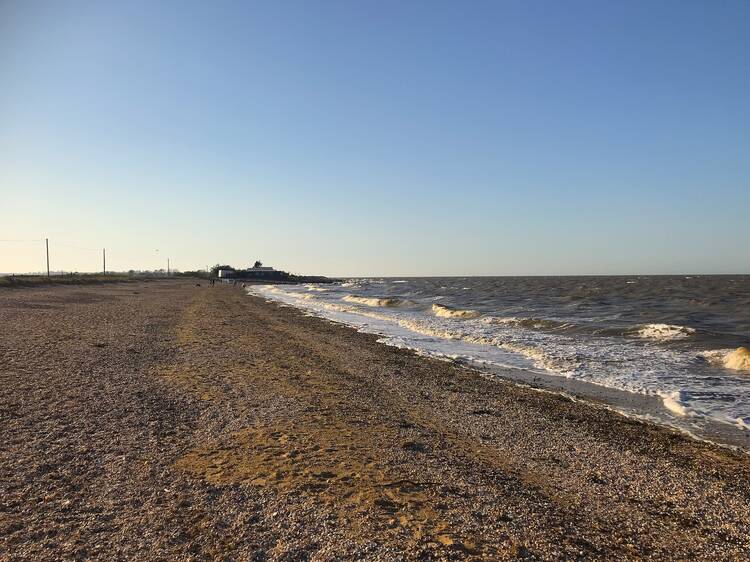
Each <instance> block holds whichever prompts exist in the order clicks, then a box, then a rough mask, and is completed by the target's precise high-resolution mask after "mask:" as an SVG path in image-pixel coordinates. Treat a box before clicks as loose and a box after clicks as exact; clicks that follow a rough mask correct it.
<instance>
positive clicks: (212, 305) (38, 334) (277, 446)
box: [0, 280, 750, 560]
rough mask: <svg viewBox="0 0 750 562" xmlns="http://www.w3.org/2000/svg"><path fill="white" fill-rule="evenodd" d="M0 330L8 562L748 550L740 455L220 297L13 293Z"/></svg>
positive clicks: (227, 290)
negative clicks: (54, 558) (0, 331)
mask: <svg viewBox="0 0 750 562" xmlns="http://www.w3.org/2000/svg"><path fill="white" fill-rule="evenodd" d="M0 324H1V325H3V326H5V327H6V330H5V333H4V335H3V338H2V339H0V360H2V362H1V363H0V365H3V367H1V368H0V376H1V377H2V382H3V383H4V384H3V385H2V387H0V393H2V394H0V397H1V398H2V400H1V401H0V404H3V409H2V410H0V416H1V418H0V422H2V423H0V428H2V429H0V437H1V438H2V439H3V440H4V442H6V443H8V447H7V450H4V451H3V452H2V453H0V481H2V482H3V484H2V486H3V489H2V490H1V491H2V500H0V501H2V502H3V505H2V510H1V511H0V530H1V531H2V533H0V552H2V553H9V554H8V555H7V558H3V560H5V559H7V560H42V559H48V558H50V557H58V558H72V557H75V556H79V557H81V556H82V557H88V558H112V557H124V558H133V557H137V558H139V559H143V560H151V559H154V560H155V559H159V558H165V557H166V558H172V559H174V558H178V557H185V556H194V557H198V558H201V557H202V558H209V559H216V558H227V557H231V558H242V559H248V558H250V559H257V560H260V559H265V560H289V559H300V558H307V559H311V560H329V559H341V558H353V557H359V558H361V559H365V560H379V559H404V560H417V559H433V560H451V559H455V560H464V559H477V560H479V559H513V558H518V557H531V558H536V559H559V558H578V557H584V558H592V559H612V558H620V559H622V558H625V559H628V558H639V557H652V558H663V559H680V558H689V557H693V558H703V559H706V558H714V559H727V558H741V557H742V556H744V555H746V553H747V551H748V549H750V524H748V523H747V521H746V517H745V514H746V513H747V511H748V508H750V490H749V489H748V486H747V481H748V478H749V477H750V459H748V457H747V455H746V454H744V453H739V452H735V451H732V450H730V449H727V448H723V447H720V446H716V445H712V444H709V443H705V442H701V441H696V440H694V439H691V438H689V437H688V436H685V435H682V434H680V433H677V432H676V431H675V430H671V429H668V428H663V427H659V426H656V425H653V424H649V423H644V422H641V421H637V420H633V419H629V418H627V417H625V416H623V415H620V414H617V413H614V412H612V411H610V410H608V409H606V408H605V407H602V406H598V405H591V404H588V403H586V402H582V401H576V400H572V399H570V398H567V397H565V396H562V395H560V394H555V393H551V392H539V391H538V390H536V389H533V388H527V387H524V386H521V385H519V384H516V383H514V382H507V381H499V380H497V379H496V378H492V380H490V379H488V378H487V376H486V375H482V374H479V373H477V372H475V371H473V370H470V369H466V368H464V367H463V366H460V365H455V364H453V363H448V362H445V361H439V360H436V359H430V358H425V357H423V356H419V355H417V354H416V353H414V352H412V351H409V350H404V349H399V348H396V347H392V346H386V345H383V344H381V343H378V341H377V340H378V337H377V336H376V335H372V334H364V333H360V332H357V331H356V330H355V329H353V328H349V327H346V326H343V325H341V324H335V323H333V322H330V321H326V320H323V319H320V318H315V317H311V316H306V315H304V314H303V313H302V312H301V311H299V310H297V309H293V308H290V307H281V306H278V305H276V304H270V303H267V302H265V301H264V300H263V299H262V298H259V297H251V296H248V295H246V294H245V293H244V291H241V290H240V289H237V288H233V287H231V286H217V287H213V288H208V287H205V286H204V287H196V286H195V283H194V282H191V281H189V280H188V281H179V280H175V281H169V282H164V283H158V284H149V283H132V284H127V285H119V286H118V285H117V284H112V285H102V286H85V287H84V286H77V287H44V288H33V289H24V291H6V292H0ZM3 556H5V555H3Z"/></svg>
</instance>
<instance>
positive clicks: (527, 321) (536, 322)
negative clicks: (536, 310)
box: [483, 316, 572, 330]
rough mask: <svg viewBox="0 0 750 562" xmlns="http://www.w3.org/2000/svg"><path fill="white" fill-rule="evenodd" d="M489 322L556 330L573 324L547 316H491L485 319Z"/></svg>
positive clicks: (484, 320)
mask: <svg viewBox="0 0 750 562" xmlns="http://www.w3.org/2000/svg"><path fill="white" fill-rule="evenodd" d="M483 322H485V323H487V324H507V325H511V326H520V327H523V328H532V329H534V330H555V329H562V328H567V327H570V326H572V324H570V323H569V322H561V321H558V320H550V319H547V318H522V317H517V316H489V317H487V318H484V319H483Z"/></svg>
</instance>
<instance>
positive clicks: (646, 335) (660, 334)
mask: <svg viewBox="0 0 750 562" xmlns="http://www.w3.org/2000/svg"><path fill="white" fill-rule="evenodd" d="M694 333H695V328H688V327H687V326H678V325H675V324H644V325H643V326H638V327H636V328H635V329H634V330H633V331H632V335H634V336H636V337H639V338H643V339H648V340H657V341H673V340H681V339H685V338H687V337H690V336H692V335H693V334H694Z"/></svg>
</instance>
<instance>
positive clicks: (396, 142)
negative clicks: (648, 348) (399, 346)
mask: <svg viewBox="0 0 750 562" xmlns="http://www.w3.org/2000/svg"><path fill="white" fill-rule="evenodd" d="M44 238H49V245H50V267H51V268H52V269H53V270H66V271H96V270H99V269H101V250H100V249H101V248H106V249H107V268H108V269H110V270H128V269H155V268H165V267H166V260H167V258H169V259H170V263H171V266H172V267H173V268H178V269H181V270H191V269H197V268H205V267H206V266H210V265H213V264H215V263H218V262H220V263H222V264H223V263H228V264H230V265H234V266H235V267H243V266H248V265H250V264H251V263H252V262H253V261H255V260H256V259H260V260H262V261H263V262H264V264H265V265H272V266H275V267H277V268H281V269H285V270H288V271H292V272H295V273H305V274H323V275H334V276H373V275H390V276H410V275H411V276H419V275H460V276H464V275H556V274H560V275H567V274H635V273H638V274H658V273H750V251H749V250H748V248H750V2H747V1H746V0H722V1H721V2H714V1H710V0H706V1H704V2H694V1H690V0H680V1H674V2H672V1H653V0H649V1H627V2H624V1H623V2H615V1H612V2H600V1H577V0H572V1H569V2H557V1H533V0H528V1H527V0H524V1H500V0H498V1H491V2H481V1H473V2H459V1H455V2H440V1H432V0H431V1H424V2H419V1H409V2H403V1H364V0H363V1H351V0H349V1H322V2H312V1H305V2H291V1H284V0H277V1H271V2H253V1H246V2H244V1H243V2H241V1H231V2H229V1H212V2H203V1H201V2H192V1H179V2H178V1H174V2H167V1H161V2H152V1H138V0H128V1H122V2H114V1H66V0H59V1H51V0H50V1H44V2H40V1H36V0H15V1H14V0H0V271H3V272H28V271H41V270H43V269H44V268H45V263H44V259H45V258H44V242H43V241H42V240H43V239H44Z"/></svg>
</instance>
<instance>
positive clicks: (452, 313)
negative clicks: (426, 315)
mask: <svg viewBox="0 0 750 562" xmlns="http://www.w3.org/2000/svg"><path fill="white" fill-rule="evenodd" d="M432 312H433V313H434V314H435V316H439V317H441V318H476V317H477V316H479V313H478V312H477V311H476V310H461V309H459V308H451V307H450V306H445V305H444V304H437V303H435V304H433V305H432Z"/></svg>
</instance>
